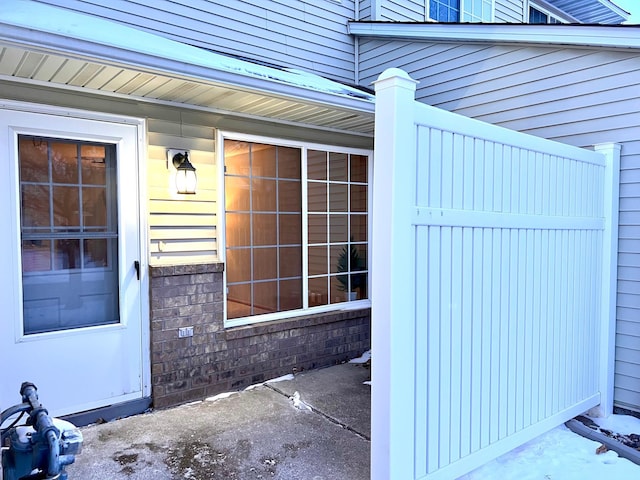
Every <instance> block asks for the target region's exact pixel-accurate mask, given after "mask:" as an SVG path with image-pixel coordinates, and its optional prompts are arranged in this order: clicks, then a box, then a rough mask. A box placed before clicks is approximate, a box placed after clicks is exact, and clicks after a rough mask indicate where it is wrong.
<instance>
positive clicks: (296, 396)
mask: <svg viewBox="0 0 640 480" xmlns="http://www.w3.org/2000/svg"><path fill="white" fill-rule="evenodd" d="M289 400H291V401H292V402H293V406H294V407H296V408H297V409H298V410H306V411H309V412H310V411H311V407H310V406H309V405H307V404H306V403H304V402H303V401H302V399H301V398H300V393H298V392H297V391H296V392H294V393H293V396H291V397H289Z"/></svg>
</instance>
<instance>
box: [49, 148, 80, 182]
mask: <svg viewBox="0 0 640 480" xmlns="http://www.w3.org/2000/svg"><path fill="white" fill-rule="evenodd" d="M49 148H50V150H51V177H52V180H53V182H54V183H78V146H77V145H76V144H74V143H67V142H65V143H57V142H50V143H49Z"/></svg>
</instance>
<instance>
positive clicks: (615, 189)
mask: <svg viewBox="0 0 640 480" xmlns="http://www.w3.org/2000/svg"><path fill="white" fill-rule="evenodd" d="M594 150H595V151H596V152H598V153H601V154H603V155H604V157H605V162H606V166H605V175H604V176H605V178H604V205H603V213H604V232H603V237H602V301H601V309H600V312H601V315H600V321H601V322H602V323H601V330H600V332H601V338H600V373H599V376H600V380H599V381H600V405H599V406H598V407H596V408H595V409H594V410H595V412H594V413H595V414H596V415H598V416H601V417H608V416H609V415H611V414H612V413H613V383H614V375H615V352H616V340H615V338H616V297H617V292H618V288H617V284H618V214H619V203H620V150H621V146H620V145H619V144H616V143H601V144H598V145H595V146H594Z"/></svg>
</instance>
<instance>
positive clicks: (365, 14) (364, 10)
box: [355, 0, 374, 22]
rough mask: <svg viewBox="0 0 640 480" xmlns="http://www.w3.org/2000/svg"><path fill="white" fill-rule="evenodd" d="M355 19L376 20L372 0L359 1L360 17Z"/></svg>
mask: <svg viewBox="0 0 640 480" xmlns="http://www.w3.org/2000/svg"><path fill="white" fill-rule="evenodd" d="M355 20H357V21H365V22H366V21H371V20H374V18H373V12H372V10H371V0H359V1H358V17H357V18H356V19H355Z"/></svg>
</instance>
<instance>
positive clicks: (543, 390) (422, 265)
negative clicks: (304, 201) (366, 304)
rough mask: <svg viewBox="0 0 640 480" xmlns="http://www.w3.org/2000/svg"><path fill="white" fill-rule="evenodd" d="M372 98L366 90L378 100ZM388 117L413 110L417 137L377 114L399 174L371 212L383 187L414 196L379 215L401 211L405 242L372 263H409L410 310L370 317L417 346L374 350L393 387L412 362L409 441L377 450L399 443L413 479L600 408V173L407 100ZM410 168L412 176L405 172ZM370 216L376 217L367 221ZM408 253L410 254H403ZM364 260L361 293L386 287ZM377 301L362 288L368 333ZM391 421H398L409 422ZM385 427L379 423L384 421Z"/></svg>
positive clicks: (442, 472)
mask: <svg viewBox="0 0 640 480" xmlns="http://www.w3.org/2000/svg"><path fill="white" fill-rule="evenodd" d="M385 95H387V92H386V91H381V92H378V93H377V97H378V99H377V102H378V103H379V104H385V102H387V101H388V100H387V98H386V96H385ZM394 112H396V113H397V112H415V118H414V119H413V125H414V129H415V131H414V132H413V133H412V134H411V137H412V138H414V139H415V141H414V142H413V143H411V142H408V143H407V142H406V141H405V142H404V143H403V144H402V145H399V143H398V142H400V140H397V139H396V134H395V133H394V128H393V125H390V124H389V121H388V119H386V118H385V119H384V121H383V120H382V119H381V120H380V124H379V128H384V130H383V132H384V133H383V134H380V135H376V142H377V143H376V152H377V153H378V152H379V151H380V149H379V147H378V142H379V143H380V144H381V145H387V143H388V144H389V146H386V147H385V148H383V149H382V151H383V152H396V156H395V157H394V158H393V159H392V162H398V163H399V164H402V165H403V168H402V169H399V172H400V173H398V175H400V174H402V175H406V176H405V177H401V176H396V177H393V173H391V174H385V175H379V176H377V177H376V176H374V178H375V179H376V180H377V183H376V184H375V190H374V197H375V196H380V198H379V203H378V204H384V198H383V196H384V195H385V194H386V193H387V192H388V191H389V189H388V188H387V187H389V185H395V188H402V185H415V186H416V190H415V195H414V197H413V198H414V200H415V201H414V202H413V203H411V204H408V203H404V204H393V205H391V206H390V208H389V210H388V211H385V215H387V216H388V217H386V218H393V215H394V214H397V215H399V216H400V217H402V216H403V215H405V217H406V213H407V212H413V217H412V223H411V227H412V228H413V232H414V236H413V238H414V241H413V242H412V243H406V242H398V246H397V250H394V248H396V247H394V245H393V244H390V245H389V248H390V249H391V252H390V253H389V252H387V253H386V255H388V256H389V257H391V258H400V257H399V256H401V255H403V254H407V253H408V254H409V256H410V257H411V258H415V262H414V263H415V265H413V270H412V269H411V267H410V266H409V265H406V264H405V268H407V269H408V270H407V271H406V272H405V274H404V278H405V279H411V278H414V279H415V291H413V292H412V296H407V298H410V297H412V298H414V300H413V302H414V303H413V304H412V305H403V306H402V308H400V307H398V309H397V312H396V310H394V309H391V310H390V315H391V317H390V318H389V319H381V321H382V322H385V321H386V322H392V325H393V328H392V329H389V328H388V326H386V327H381V328H380V331H381V332H383V333H384V334H387V335H388V334H389V332H394V331H395V330H394V329H397V330H400V331H402V332H403V333H402V335H398V338H409V337H408V336H407V335H406V334H411V335H414V337H415V342H414V344H415V345H412V344H411V342H407V343H406V344H404V347H402V346H401V345H402V344H401V343H398V344H397V345H396V348H397V349H401V348H406V349H409V348H414V347H415V349H416V351H415V352H413V353H412V354H406V352H402V354H400V353H399V352H396V351H394V350H393V348H391V349H389V350H388V351H385V350H384V349H383V351H382V354H381V357H382V359H383V361H388V362H389V364H390V365H391V366H390V369H389V370H390V375H391V376H392V377H391V378H393V375H394V374H395V375H400V376H403V377H404V378H407V377H406V375H404V374H405V372H404V371H403V370H402V366H403V364H402V362H400V361H399V360H398V359H399V358H402V359H405V360H406V359H409V358H413V359H414V360H413V361H414V362H415V363H414V364H413V365H410V366H409V369H408V371H410V372H413V374H414V378H415V385H414V386H413V389H410V391H412V392H414V393H413V395H414V397H413V398H412V401H411V402H409V404H410V405H412V406H413V407H412V412H409V413H411V414H412V415H413V420H414V424H415V428H414V430H413V432H414V437H415V438H413V439H411V438H410V437H407V436H405V437H404V438H400V430H399V429H396V430H395V431H396V432H397V433H398V436H397V437H394V436H392V438H390V440H389V442H390V444H391V448H390V450H389V451H397V452H401V451H402V450H401V448H400V445H402V444H403V443H406V441H407V440H409V441H412V442H413V444H412V448H411V452H412V455H413V464H412V466H411V468H412V470H413V473H414V475H413V478H415V479H418V478H419V479H425V480H444V479H451V478H456V477H457V476H460V475H462V474H464V473H466V472H468V471H470V470H471V469H473V468H475V467H477V466H479V465H481V464H482V463H483V462H486V461H488V460H489V459H491V458H495V457H496V456H498V455H500V454H501V453H504V452H506V451H508V450H510V449H512V448H514V447H517V446H518V445H521V444H522V443H524V442H526V441H528V440H530V439H532V438H533V437H534V436H536V435H538V434H540V433H542V432H543V431H545V430H546V429H549V428H552V427H553V426H555V425H559V424H561V423H562V422H564V421H566V420H567V419H568V418H570V417H571V416H573V415H575V414H577V413H581V412H582V411H585V410H587V409H589V408H592V407H594V406H596V405H598V402H599V401H600V396H601V393H602V392H601V389H602V388H603V384H604V383H606V382H604V377H603V375H602V371H603V368H605V367H606V366H603V359H605V358H606V353H607V352H606V349H607V348H608V347H607V343H606V341H604V340H603V338H602V336H603V335H606V334H607V333H606V332H607V330H606V328H605V326H603V322H606V321H608V320H607V318H605V316H604V315H603V314H604V313H605V310H606V307H605V303H603V302H604V301H603V299H602V295H603V294H602V292H601V291H600V289H601V287H602V285H603V284H605V283H606V282H605V276H608V275H610V272H609V271H606V270H607V268H609V267H608V266H607V265H608V264H607V262H606V261H605V260H604V259H605V257H606V256H607V255H610V252H605V251H604V250H605V247H606V245H607V242H605V238H604V235H605V232H606V231H607V228H610V227H607V225H610V223H611V220H610V219H609V218H608V217H607V214H608V212H607V211H605V203H606V199H605V198H604V195H605V192H607V191H611V187H607V186H606V185H605V179H606V177H607V175H606V173H607V168H610V167H608V166H607V165H608V164H607V163H606V161H605V155H603V154H599V153H595V152H591V151H586V150H581V149H577V148H574V147H570V146H567V145H561V144H558V143H553V142H549V141H547V140H543V139H539V138H535V137H531V136H528V135H523V134H520V133H517V132H510V131H507V130H505V129H503V128H499V127H495V126H491V125H487V124H482V123H480V122H477V121H475V120H470V119H466V118H463V117H460V116H456V115H454V114H451V113H448V112H443V111H440V110H438V109H434V108H432V107H428V106H426V105H421V104H417V103H415V102H413V103H412V105H411V107H410V108H409V107H408V106H407V105H405V106H404V108H402V105H395V106H394ZM379 114H380V117H381V118H382V116H383V115H384V112H383V111H380V112H379ZM406 120H407V119H406V118H403V119H402V121H403V122H406ZM376 122H377V124H378V111H377V112H376ZM377 128H378V127H377ZM403 132H404V134H406V131H404V130H403ZM403 138H404V137H403ZM394 142H395V143H394ZM391 146H393V148H391ZM607 148H608V147H607ZM385 161H388V159H386V158H385ZM414 161H415V166H414V169H415V170H414V171H411V170H410V169H407V168H406V166H407V165H412V162H414ZM374 168H377V167H376V166H374ZM385 172H386V171H385ZM609 176H611V174H609ZM613 177H615V175H613ZM385 182H393V183H385ZM394 198H395V197H394ZM397 198H399V199H406V198H407V196H406V195H404V196H403V195H398V196H397ZM374 205H377V204H376V203H375V201H374ZM610 210H611V209H610ZM405 217H403V218H405ZM379 218H380V217H376V211H375V209H374V225H375V224H376V222H377V221H379V220H378V219H379ZM374 230H375V229H374ZM374 243H375V242H374ZM608 243H611V242H610V241H609V242H608ZM411 244H413V245H414V247H415V252H406V251H402V250H401V249H402V248H406V246H407V245H411ZM608 248H610V246H609V247H608ZM377 253H378V256H376V255H375V254H374V258H373V264H374V265H383V266H381V267H377V268H376V269H375V271H374V272H373V282H374V284H376V282H377V281H378V282H381V283H384V281H382V280H381V279H384V278H387V277H388V275H387V271H386V270H385V268H390V267H389V266H388V265H389V262H388V261H387V260H385V259H382V257H381V255H385V253H384V252H382V253H381V252H379V251H378V252H377ZM378 260H380V263H379V264H378V263H377V261H378ZM392 272H393V273H394V275H395V277H394V278H402V275H401V272H400V270H392ZM385 285H386V283H385ZM392 291H393V292H395V290H392ZM382 293H384V291H381V290H379V289H376V288H374V296H373V298H372V302H373V312H374V313H373V314H374V322H373V325H374V336H375V335H376V330H375V329H376V328H378V327H376V321H375V314H376V302H377V300H376V295H381V294H382ZM395 313H397V315H398V316H397V317H394V314H395ZM375 344H376V342H374V345H375ZM603 349H604V350H603ZM394 352H395V353H394ZM375 355H378V352H375ZM374 358H377V357H374ZM374 383H375V382H374ZM386 384H389V385H392V384H394V382H392V381H388V382H387V383H386ZM374 397H375V389H374ZM394 405H395V407H396V408H398V409H400V408H402V407H401V406H399V405H398V404H397V402H396V403H395V404H394ZM397 415H398V416H399V418H401V419H402V421H406V420H407V418H406V415H407V412H402V413H397ZM388 418H389V421H390V422H393V418H394V411H392V412H391V415H390V416H389V417H388ZM373 423H375V420H372V425H373ZM391 430H393V429H389V431H391ZM372 431H373V427H372ZM373 441H374V443H375V441H376V437H375V435H374V438H373ZM393 442H398V443H393ZM394 449H395V450H394ZM402 455H403V458H405V457H404V455H405V453H404V452H402ZM376 461H377V460H376V459H375V458H372V462H373V464H374V465H375V463H376ZM407 471H408V470H405V473H403V475H406V472H407ZM372 472H373V473H374V475H373V478H376V479H378V478H380V479H381V478H386V477H384V476H379V475H376V473H375V472H376V469H375V468H373V467H372ZM385 473H388V471H387V472H385ZM392 473H393V472H392ZM389 478H402V479H403V480H404V479H405V478H408V477H406V476H393V475H392V477H389Z"/></svg>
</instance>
